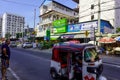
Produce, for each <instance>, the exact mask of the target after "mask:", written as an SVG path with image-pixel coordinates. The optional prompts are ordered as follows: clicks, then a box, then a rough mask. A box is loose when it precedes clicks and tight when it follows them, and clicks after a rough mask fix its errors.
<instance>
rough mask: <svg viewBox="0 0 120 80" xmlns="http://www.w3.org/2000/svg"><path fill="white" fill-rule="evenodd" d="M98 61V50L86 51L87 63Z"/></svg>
mask: <svg viewBox="0 0 120 80" xmlns="http://www.w3.org/2000/svg"><path fill="white" fill-rule="evenodd" d="M97 59H98V53H97V51H96V48H88V49H86V50H85V51H84V60H85V61H86V62H93V61H95V60H97Z"/></svg>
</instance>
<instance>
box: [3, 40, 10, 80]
mask: <svg viewBox="0 0 120 80" xmlns="http://www.w3.org/2000/svg"><path fill="white" fill-rule="evenodd" d="M9 44H10V40H9V39H7V40H6V41H5V43H4V44H3V45H2V47H1V63H2V65H1V67H2V68H1V74H2V80H6V72H7V68H8V67H9V60H10V48H9Z"/></svg>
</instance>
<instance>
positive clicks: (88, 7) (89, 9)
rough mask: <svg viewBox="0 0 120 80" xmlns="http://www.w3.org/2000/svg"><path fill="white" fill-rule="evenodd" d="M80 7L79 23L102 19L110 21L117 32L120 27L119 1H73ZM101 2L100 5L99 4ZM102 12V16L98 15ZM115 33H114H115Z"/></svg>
mask: <svg viewBox="0 0 120 80" xmlns="http://www.w3.org/2000/svg"><path fill="white" fill-rule="evenodd" d="M73 1H75V2H77V3H78V6H79V22H84V21H91V20H97V19H98V16H100V19H104V20H107V21H110V23H111V24H112V26H113V27H114V29H115V31H116V27H119V26H120V23H119V22H120V14H119V13H120V9H119V7H120V2H119V0H73ZM99 1H100V3H99ZM99 10H100V15H99V14H98V12H99ZM115 31H114V32H115Z"/></svg>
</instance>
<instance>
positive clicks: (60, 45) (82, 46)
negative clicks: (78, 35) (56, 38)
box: [53, 43, 95, 50]
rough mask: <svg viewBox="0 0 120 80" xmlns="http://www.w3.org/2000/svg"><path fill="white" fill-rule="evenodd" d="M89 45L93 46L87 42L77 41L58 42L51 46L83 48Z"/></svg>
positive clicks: (73, 48)
mask: <svg viewBox="0 0 120 80" xmlns="http://www.w3.org/2000/svg"><path fill="white" fill-rule="evenodd" d="M89 46H95V45H94V44H89V43H78V44H73V43H58V44H56V45H55V46H54V47H53V48H69V49H72V50H83V49H84V48H86V47H89Z"/></svg>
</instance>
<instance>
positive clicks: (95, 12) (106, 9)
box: [80, 6, 120, 18]
mask: <svg viewBox="0 0 120 80" xmlns="http://www.w3.org/2000/svg"><path fill="white" fill-rule="evenodd" d="M115 9H120V6H119V7H113V8H110V9H105V10H101V11H100V12H105V11H110V10H115ZM96 13H98V11H95V12H94V13H93V14H96ZM90 15H91V13H89V14H87V15H84V16H81V17H80V18H84V17H87V16H90Z"/></svg>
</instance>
